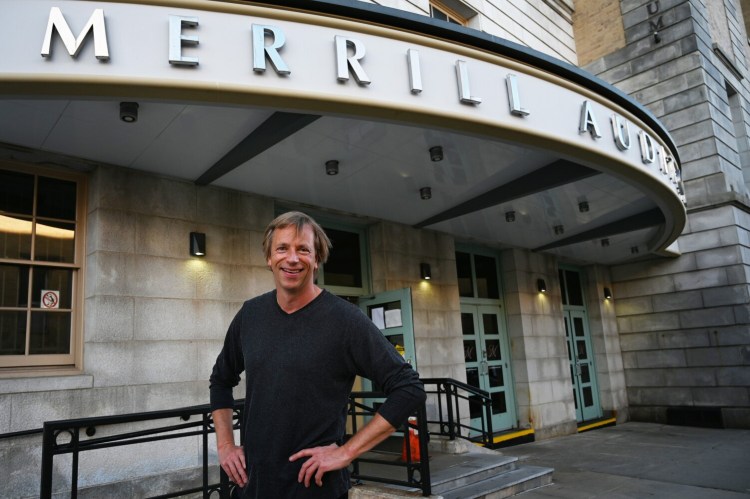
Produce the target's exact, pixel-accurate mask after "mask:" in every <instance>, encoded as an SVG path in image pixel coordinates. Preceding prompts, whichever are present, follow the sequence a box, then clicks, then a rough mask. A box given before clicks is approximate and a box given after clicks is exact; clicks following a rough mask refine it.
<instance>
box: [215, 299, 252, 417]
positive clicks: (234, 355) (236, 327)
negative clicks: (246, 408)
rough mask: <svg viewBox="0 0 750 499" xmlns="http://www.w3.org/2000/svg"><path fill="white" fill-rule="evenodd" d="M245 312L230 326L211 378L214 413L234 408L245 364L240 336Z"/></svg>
mask: <svg viewBox="0 0 750 499" xmlns="http://www.w3.org/2000/svg"><path fill="white" fill-rule="evenodd" d="M243 310H244V307H243V309H241V310H240V311H239V312H237V315H235V317H234V319H233V320H232V323H231V324H230V325H229V329H228V330H227V334H226V337H225V338H224V346H223V348H222V349H221V352H220V353H219V356H218V357H217V358H216V363H215V364H214V367H213V370H212V372H211V377H210V378H209V382H210V383H209V390H210V396H211V410H212V411H215V410H216V409H226V408H232V407H233V406H234V396H233V394H232V389H233V388H234V387H235V386H237V384H238V383H239V382H240V374H241V373H242V371H243V370H244V364H245V363H244V357H243V354H242V343H241V336H240V333H241V330H242V312H243Z"/></svg>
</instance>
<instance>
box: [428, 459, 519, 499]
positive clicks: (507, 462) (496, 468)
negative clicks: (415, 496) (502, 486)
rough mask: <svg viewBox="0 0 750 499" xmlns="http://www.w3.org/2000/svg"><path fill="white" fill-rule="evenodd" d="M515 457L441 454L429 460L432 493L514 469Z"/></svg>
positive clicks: (464, 485)
mask: <svg viewBox="0 0 750 499" xmlns="http://www.w3.org/2000/svg"><path fill="white" fill-rule="evenodd" d="M517 461H518V458H517V457H512V456H504V455H502V454H498V453H492V454H489V453H486V454H475V453H472V454H462V455H441V456H435V457H434V458H433V459H431V460H430V472H431V473H430V476H431V479H432V480H431V482H432V493H433V494H442V493H443V492H446V491H450V490H454V489H457V488H460V487H466V486H469V485H472V484H474V483H477V482H482V481H484V480H487V479H489V478H493V477H495V476H497V475H500V474H503V473H507V472H509V471H513V470H514V469H516V462H517Z"/></svg>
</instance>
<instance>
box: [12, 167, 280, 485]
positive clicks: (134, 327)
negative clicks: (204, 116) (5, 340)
mask: <svg viewBox="0 0 750 499" xmlns="http://www.w3.org/2000/svg"><path fill="white" fill-rule="evenodd" d="M88 190H89V199H88V206H87V208H88V218H87V228H86V238H87V240H86V269H85V274H86V275H85V279H86V282H85V297H84V299H85V304H84V309H85V318H84V332H83V336H84V346H83V371H82V372H81V373H80V374H78V375H73V376H55V377H52V376H50V377H35V378H16V379H2V380H0V416H2V418H1V419H2V421H3V422H2V423H0V424H2V428H1V431H2V432H4V433H5V432H17V431H23V430H32V429H37V428H41V427H42V424H43V423H44V421H52V420H60V419H70V418H79V417H92V416H104V415H115V414H127V413H133V412H144V411H154V410H160V409H174V408H178V407H185V406H191V405H200V404H205V403H207V402H208V377H209V375H210V373H211V367H212V366H213V363H214V361H215V359H216V355H218V353H219V350H220V349H221V345H222V343H223V338H224V335H225V333H226V328H227V326H228V325H229V322H230V321H231V319H232V317H233V316H234V314H235V313H236V311H237V310H238V309H239V307H240V305H241V304H242V302H243V301H244V300H246V299H247V298H249V297H251V296H254V295H257V294H259V293H261V292H264V291H266V290H269V289H272V287H273V277H272V275H271V273H270V272H269V271H268V270H267V268H266V262H265V258H264V257H263V253H262V246H261V240H262V232H263V230H264V228H265V226H266V224H267V223H268V222H269V221H270V220H271V219H272V218H273V214H274V213H273V202H272V201H271V200H268V199H264V198H258V197H254V196H251V195H247V194H242V193H238V192H233V191H227V190H223V189H216V188H212V187H196V186H195V185H193V184H191V183H189V182H183V181H176V180H172V179H166V178H162V177H158V176H153V175H146V174H142V173H139V172H135V171H131V170H125V169H119V168H118V169H115V168H110V167H100V168H97V169H96V170H95V171H93V172H92V173H91V175H90V181H89V189H88ZM191 231H198V232H204V233H206V240H207V255H206V257H205V258H202V259H198V258H194V257H191V256H190V255H189V251H188V235H189V233H190V232H191ZM240 389H241V387H240ZM239 396H241V394H240V395H239ZM159 448H160V449H161V451H159V450H158V448H157V447H153V448H151V447H150V448H149V450H148V452H149V453H150V455H151V456H153V459H152V461H151V463H152V464H153V463H156V464H155V465H153V467H152V468H150V469H145V468H142V467H139V465H138V463H139V462H140V461H141V460H139V459H138V452H142V449H141V450H139V449H137V448H128V449H126V450H124V451H122V450H120V451H119V452H118V451H117V450H115V451H113V452H108V451H101V452H97V453H96V454H97V455H96V456H86V457H85V458H83V457H82V460H81V475H80V486H82V487H88V486H93V485H96V484H101V483H107V482H111V481H117V480H122V479H125V478H130V477H133V476H139V475H149V474H154V473H166V472H167V471H168V470H178V469H186V468H190V467H194V466H197V465H199V463H200V459H201V457H200V446H199V444H198V442H197V441H187V442H186V441H182V442H180V441H176V442H175V443H173V444H169V445H163V446H160V447H159ZM40 459H41V437H39V436H30V437H26V438H24V439H12V440H10V441H2V442H0V463H2V466H0V469H2V470H5V471H3V472H1V473H0V482H2V483H3V484H4V487H7V490H12V491H13V494H14V497H36V496H38V494H39V469H40V464H39V463H40V461H39V460H40ZM91 459H94V461H93V462H92V461H91ZM102 462H105V463H108V464H107V465H106V466H104V467H103V466H101V463H102ZM69 464H70V463H69V460H66V459H65V458H62V459H59V460H56V465H57V466H56V471H55V474H56V481H55V483H56V484H57V486H65V484H66V483H68V481H69V471H68V470H69V469H70V468H69ZM105 469H106V473H103V471H102V470H105Z"/></svg>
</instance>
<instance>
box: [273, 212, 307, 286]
mask: <svg viewBox="0 0 750 499" xmlns="http://www.w3.org/2000/svg"><path fill="white" fill-rule="evenodd" d="M268 266H269V267H270V268H271V271H272V272H273V278H274V281H275V282H276V288H277V289H283V290H285V291H286V292H288V293H297V292H300V291H303V290H305V289H309V287H312V285H313V282H314V281H313V279H314V274H315V271H316V270H317V269H318V263H317V261H316V259H315V236H314V234H313V230H312V227H310V226H309V225H305V226H303V227H302V230H300V231H299V232H298V231H297V228H296V227H295V226H293V225H292V226H289V227H283V228H280V229H276V230H275V231H274V233H273V239H272V240H271V255H270V256H269V258H268Z"/></svg>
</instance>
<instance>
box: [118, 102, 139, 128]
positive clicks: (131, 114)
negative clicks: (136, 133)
mask: <svg viewBox="0 0 750 499" xmlns="http://www.w3.org/2000/svg"><path fill="white" fill-rule="evenodd" d="M120 119H121V120H122V121H124V122H125V123H135V122H136V121H138V103H137V102H120Z"/></svg>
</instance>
